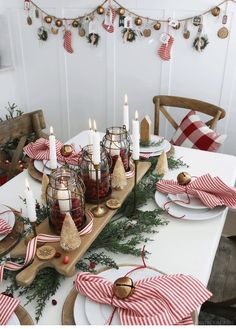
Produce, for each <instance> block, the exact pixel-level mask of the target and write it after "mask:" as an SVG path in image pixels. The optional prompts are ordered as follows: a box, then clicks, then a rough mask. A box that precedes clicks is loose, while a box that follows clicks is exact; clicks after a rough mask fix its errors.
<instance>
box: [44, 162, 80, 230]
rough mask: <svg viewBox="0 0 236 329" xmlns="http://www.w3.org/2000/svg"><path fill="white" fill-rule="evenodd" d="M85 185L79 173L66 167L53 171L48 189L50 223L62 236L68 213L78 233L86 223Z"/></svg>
mask: <svg viewBox="0 0 236 329" xmlns="http://www.w3.org/2000/svg"><path fill="white" fill-rule="evenodd" d="M84 190H85V187H84V183H83V181H82V180H81V179H80V178H79V177H78V175H77V173H76V172H75V171H74V170H72V169H70V168H66V167H61V168H58V169H56V170H53V171H52V173H51V175H50V177H49V184H48V187H47V193H46V195H47V205H48V211H49V223H50V226H51V227H52V229H53V230H54V231H55V233H57V234H60V233H61V229H62V225H63V221H64V218H65V215H66V213H67V212H69V213H70V215H71V217H72V219H73V221H74V223H75V225H76V227H77V229H78V231H80V230H81V229H82V228H83V227H84V226H85V223H86V218H85V198H84Z"/></svg>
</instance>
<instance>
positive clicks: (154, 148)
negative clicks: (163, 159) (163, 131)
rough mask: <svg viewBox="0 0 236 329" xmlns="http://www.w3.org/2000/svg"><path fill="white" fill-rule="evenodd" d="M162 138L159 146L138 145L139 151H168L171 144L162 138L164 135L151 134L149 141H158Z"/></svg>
mask: <svg viewBox="0 0 236 329" xmlns="http://www.w3.org/2000/svg"><path fill="white" fill-rule="evenodd" d="M161 140H163V142H162V143H161V144H160V145H159V146H146V147H144V146H140V152H141V153H161V152H162V151H164V150H165V151H166V152H167V151H169V149H170V147H171V145H170V143H169V142H168V140H166V139H164V137H161V136H156V135H151V142H155V143H157V142H160V141H161Z"/></svg>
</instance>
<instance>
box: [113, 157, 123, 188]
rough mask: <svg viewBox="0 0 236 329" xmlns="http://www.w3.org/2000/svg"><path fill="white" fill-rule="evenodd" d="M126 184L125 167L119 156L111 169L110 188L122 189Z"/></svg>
mask: <svg viewBox="0 0 236 329" xmlns="http://www.w3.org/2000/svg"><path fill="white" fill-rule="evenodd" d="M126 185H127V178H126V176H125V168H124V165H123V162H122V160H121V157H120V156H119V157H118V159H117V161H116V164H115V167H114V170H113V174H112V180H111V186H112V188H115V189H120V190H123V188H124V186H126Z"/></svg>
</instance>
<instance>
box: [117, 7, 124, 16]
mask: <svg viewBox="0 0 236 329" xmlns="http://www.w3.org/2000/svg"><path fill="white" fill-rule="evenodd" d="M117 14H118V15H120V16H123V15H124V14H125V9H124V8H122V7H120V8H118V9H117Z"/></svg>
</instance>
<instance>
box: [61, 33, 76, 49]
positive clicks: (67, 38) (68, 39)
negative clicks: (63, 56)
mask: <svg viewBox="0 0 236 329" xmlns="http://www.w3.org/2000/svg"><path fill="white" fill-rule="evenodd" d="M71 39H72V34H71V31H69V30H65V33H64V44H63V46H64V48H65V50H66V51H67V52H68V53H70V54H72V53H73V52H74V50H73V49H72V46H71V41H72V40H71Z"/></svg>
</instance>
